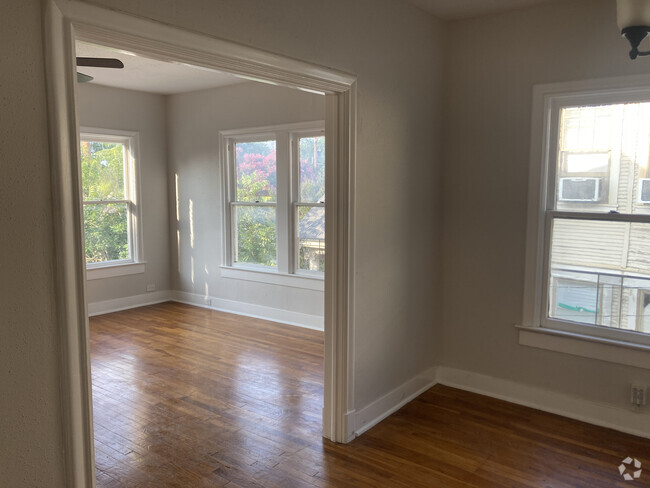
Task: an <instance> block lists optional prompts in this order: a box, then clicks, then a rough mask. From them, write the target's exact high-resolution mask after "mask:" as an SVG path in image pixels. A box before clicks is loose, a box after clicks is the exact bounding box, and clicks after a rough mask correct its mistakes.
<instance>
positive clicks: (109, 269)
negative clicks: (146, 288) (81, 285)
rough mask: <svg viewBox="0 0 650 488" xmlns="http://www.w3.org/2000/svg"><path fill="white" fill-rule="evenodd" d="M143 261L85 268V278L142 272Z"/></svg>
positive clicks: (91, 278) (110, 276)
mask: <svg viewBox="0 0 650 488" xmlns="http://www.w3.org/2000/svg"><path fill="white" fill-rule="evenodd" d="M145 264H146V263H145V262H139V263H123V264H112V265H106V266H96V267H92V268H88V267H87V268H86V280H87V281H90V280H101V279H104V278H113V277H115V276H126V275H133V274H141V273H144V265H145Z"/></svg>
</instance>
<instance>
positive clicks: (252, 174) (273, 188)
mask: <svg viewBox="0 0 650 488" xmlns="http://www.w3.org/2000/svg"><path fill="white" fill-rule="evenodd" d="M235 171H236V174H237V188H236V191H237V195H236V200H237V201H238V202H275V200H276V194H277V183H276V167H275V141H261V142H239V143H237V144H235Z"/></svg>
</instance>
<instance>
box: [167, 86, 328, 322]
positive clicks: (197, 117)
mask: <svg viewBox="0 0 650 488" xmlns="http://www.w3.org/2000/svg"><path fill="white" fill-rule="evenodd" d="M168 103H169V111H168V118H167V120H168V134H169V145H170V150H169V188H170V205H169V206H170V213H169V219H170V232H171V241H172V242H171V246H172V252H171V258H172V267H171V273H172V275H171V277H172V288H173V289H174V290H179V291H184V292H189V293H195V294H198V295H201V296H204V295H208V296H212V297H217V298H222V299H226V300H235V301H238V302H244V303H252V304H255V305H262V306H266V307H272V308H276V309H282V310H289V311H293V312H299V313H304V314H309V315H313V316H322V315H323V306H324V302H323V292H321V291H313V290H305V289H299V288H291V287H286V286H280V285H270V284H265V283H255V282H251V281H243V280H239V279H229V278H221V270H220V268H219V266H220V265H221V264H223V263H222V262H221V261H222V242H223V241H222V229H223V226H222V225H223V224H222V215H223V208H222V207H223V201H222V188H223V185H222V180H221V175H222V173H221V171H222V169H221V166H220V165H219V160H220V155H219V144H218V134H219V131H223V130H230V129H243V128H250V127H261V126H267V125H279V124H289V123H295V122H305V121H312V120H325V97H324V96H320V95H314V94H309V93H304V92H301V91H298V90H292V89H289V88H281V87H276V86H272V85H265V84H261V83H242V84H237V85H231V86H226V87H222V88H216V89H212V90H202V91H197V92H192V93H186V94H181V95H173V96H170V97H169V99H168ZM176 180H178V204H179V214H180V220H178V221H177V220H176V198H177V197H176V195H175V192H176V189H175V185H176ZM190 201H191V202H192V216H191V217H190V208H189V207H190ZM190 219H192V221H193V229H194V236H193V240H192V239H191V238H190ZM177 230H178V231H180V232H179V235H180V246H179V245H177V237H176V235H177V234H176V233H177ZM192 241H193V243H194V246H192ZM179 248H180V252H179ZM179 257H180V262H179Z"/></svg>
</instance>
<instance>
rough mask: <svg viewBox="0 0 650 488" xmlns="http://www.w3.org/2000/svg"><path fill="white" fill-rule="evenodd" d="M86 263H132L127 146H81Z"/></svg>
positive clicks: (101, 144)
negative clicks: (126, 196)
mask: <svg viewBox="0 0 650 488" xmlns="http://www.w3.org/2000/svg"><path fill="white" fill-rule="evenodd" d="M81 178H82V195H83V200H84V202H88V201H95V202H98V201H101V202H104V201H105V202H106V203H85V204H84V237H85V240H86V263H101V262H105V261H114V260H121V259H129V257H130V256H129V238H128V209H127V204H126V203H110V201H111V200H124V199H125V185H124V145H123V144H116V143H103V142H82V143H81Z"/></svg>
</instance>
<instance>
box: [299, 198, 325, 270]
mask: <svg viewBox="0 0 650 488" xmlns="http://www.w3.org/2000/svg"><path fill="white" fill-rule="evenodd" d="M296 211H297V213H298V215H297V219H298V225H297V228H298V268H299V269H304V270H311V271H320V272H324V271H325V208H323V207H311V206H308V205H299V206H297V207H296Z"/></svg>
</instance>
